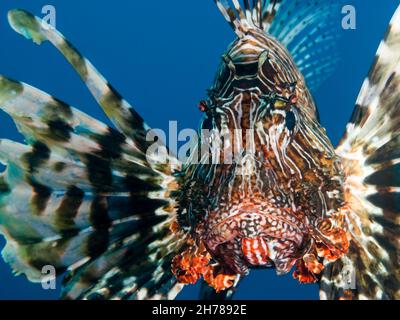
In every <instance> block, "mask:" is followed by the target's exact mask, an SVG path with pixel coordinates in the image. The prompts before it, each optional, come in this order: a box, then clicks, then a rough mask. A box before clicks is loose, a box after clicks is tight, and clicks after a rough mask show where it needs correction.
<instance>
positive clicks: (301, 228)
mask: <svg viewBox="0 0 400 320" xmlns="http://www.w3.org/2000/svg"><path fill="white" fill-rule="evenodd" d="M307 230H308V228H307V227H306V226H305V225H304V224H303V223H302V222H300V221H299V220H298V219H296V218H294V217H292V218H287V217H284V216H281V215H279V214H276V213H275V214H274V213H271V212H268V213H264V212H252V211H241V212H238V213H236V214H234V215H231V216H229V217H226V218H225V219H223V220H222V221H220V222H219V223H217V224H215V225H213V226H211V227H210V228H209V231H208V232H207V236H206V242H207V244H208V246H209V248H210V249H212V250H214V249H215V248H216V247H217V246H218V245H220V244H223V243H226V242H229V241H231V240H233V239H235V238H242V237H257V236H262V237H266V238H276V239H286V240H289V241H292V242H294V243H295V244H296V245H298V246H300V245H301V244H302V242H303V239H304V234H305V232H306V231H307Z"/></svg>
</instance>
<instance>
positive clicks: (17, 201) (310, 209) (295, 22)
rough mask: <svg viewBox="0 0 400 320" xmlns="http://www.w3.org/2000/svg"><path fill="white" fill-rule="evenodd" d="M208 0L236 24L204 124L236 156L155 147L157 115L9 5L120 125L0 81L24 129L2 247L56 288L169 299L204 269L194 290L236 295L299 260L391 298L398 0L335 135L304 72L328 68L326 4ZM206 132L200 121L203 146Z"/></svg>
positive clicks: (298, 270) (300, 272)
mask: <svg viewBox="0 0 400 320" xmlns="http://www.w3.org/2000/svg"><path fill="white" fill-rule="evenodd" d="M215 3H216V5H217V6H218V8H219V10H220V11H221V12H222V14H223V16H224V17H225V19H226V20H227V21H228V22H229V24H230V26H231V27H232V29H233V30H234V32H235V33H236V35H237V39H236V40H235V41H234V42H233V43H232V44H231V45H230V46H229V48H228V50H227V51H226V52H225V54H224V55H223V57H222V61H221V64H220V67H219V69H218V72H217V76H216V79H215V82H214V84H213V86H212V87H211V89H210V90H209V91H208V99H207V100H205V101H202V102H201V103H200V109H201V111H203V118H202V120H201V129H204V130H211V132H213V131H216V132H222V133H224V134H223V135H221V136H223V137H228V138H226V139H225V140H226V141H225V145H227V146H228V147H227V148H228V149H231V150H236V151H240V152H239V153H240V157H236V158H234V159H233V160H232V162H231V163H224V161H217V162H215V161H203V162H200V163H192V162H190V161H188V162H187V163H180V162H179V161H178V160H177V159H176V158H175V157H174V156H173V155H168V159H167V161H166V162H165V163H161V162H157V161H149V157H148V154H147V151H148V148H149V146H150V142H149V141H148V139H147V138H146V137H147V135H148V133H149V131H150V130H151V129H150V127H149V126H148V125H147V124H146V123H145V122H144V120H143V119H142V118H141V117H140V115H139V114H138V113H137V112H136V111H135V110H134V109H133V108H132V107H131V105H130V104H129V103H128V102H127V101H126V100H124V99H123V98H122V97H121V95H120V94H118V92H117V91H116V90H115V89H114V88H113V87H112V86H111V85H110V84H109V83H108V82H107V81H106V80H105V79H104V77H103V76H102V75H101V74H100V73H99V72H98V71H97V70H96V69H95V68H94V67H93V65H92V64H91V63H90V62H89V61H88V60H87V59H86V58H84V57H83V56H82V55H81V54H80V53H79V52H78V51H77V50H76V49H75V48H74V47H73V45H72V44H71V43H70V42H69V41H67V40H66V39H65V38H64V37H63V36H62V35H61V34H60V33H59V32H57V31H56V30H55V29H54V28H52V27H51V26H46V25H45V24H43V23H42V21H41V20H40V19H39V18H36V17H34V16H33V15H31V14H30V13H28V12H26V11H23V10H19V9H18V10H13V11H10V12H9V16H8V18H9V22H10V24H11V26H12V28H13V29H14V30H15V31H16V32H18V33H20V34H21V35H23V36H25V37H26V38H28V39H31V40H33V41H34V42H35V43H37V44H41V43H42V42H44V41H49V42H50V43H51V44H53V45H54V46H55V47H56V48H57V49H58V50H59V51H60V52H61V54H62V55H63V56H64V57H65V58H66V59H67V60H68V62H69V63H70V64H71V65H72V67H73V68H74V69H75V70H76V71H77V73H78V74H79V75H80V77H81V78H82V80H83V81H84V82H85V84H86V85H87V87H88V88H89V90H90V92H91V93H92V95H93V96H94V98H95V99H96V100H97V102H98V103H99V105H100V106H101V107H102V108H103V110H104V112H105V113H106V115H107V116H108V117H109V118H110V120H111V121H112V123H113V125H114V127H115V128H112V127H110V126H107V125H105V124H103V123H101V122H100V121H98V120H96V119H94V118H92V117H90V116H89V115H86V114H84V113H82V112H80V111H79V110H77V109H75V108H73V107H71V106H69V105H68V104H66V103H64V102H62V101H60V100H59V99H56V98H54V97H52V96H50V95H47V94H46V93H44V92H42V91H39V90H38V89H36V88H33V87H31V86H29V85H27V84H24V83H21V82H18V81H14V80H11V79H9V78H6V77H1V78H0V107H1V109H2V110H4V111H5V112H7V113H8V114H9V115H10V116H11V117H12V118H13V119H14V121H15V123H16V125H17V127H18V130H19V131H20V132H21V133H22V134H23V135H24V137H25V140H26V143H27V144H26V145H24V144H19V143H16V142H12V141H9V140H1V142H0V157H1V159H2V162H3V163H4V164H5V165H6V166H7V169H6V171H5V172H4V173H3V174H2V175H1V177H0V179H1V182H0V185H1V188H0V189H1V197H0V224H1V232H2V233H3V234H4V236H5V237H6V240H7V244H6V247H5V248H4V250H3V252H2V254H3V258H4V260H5V261H6V262H8V263H9V264H10V265H11V266H12V268H13V270H14V271H15V273H17V274H25V275H26V277H27V278H28V279H29V280H30V281H40V280H41V278H42V273H41V270H42V268H43V267H44V266H47V265H51V266H54V268H55V269H56V271H57V275H63V276H64V278H63V290H62V293H61V297H62V298H64V299H173V298H175V297H176V295H177V294H178V293H179V292H180V290H181V289H182V288H183V287H184V285H187V284H194V283H196V282H197V281H198V280H200V281H202V284H203V287H202V298H204V299H207V298H209V299H216V298H221V299H230V298H232V295H233V293H234V291H235V288H236V287H237V286H238V284H239V283H240V279H242V278H243V277H244V276H246V275H247V274H248V273H249V271H250V270H251V269H252V268H275V269H276V271H277V273H278V274H284V273H288V272H290V271H291V270H292V269H294V270H295V271H294V273H293V276H294V278H296V279H298V280H299V281H300V282H302V283H315V282H318V283H319V284H320V297H321V299H399V298H400V286H399V280H400V268H399V255H398V249H399V216H398V214H399V211H400V205H399V204H400V191H399V186H400V185H399V174H398V173H399V156H400V153H399V152H400V151H399V150H400V148H399V147H400V125H399V121H400V112H399V110H400V109H399V108H400V96H399V94H400V74H399V70H400V9H399V10H397V12H396V14H395V16H394V18H393V20H392V21H391V23H390V26H389V30H388V32H387V34H386V36H385V38H384V40H383V41H382V43H381V45H380V47H379V50H378V52H377V55H376V59H375V62H374V64H373V67H372V69H371V71H370V73H369V75H368V77H367V79H366V80H365V82H364V84H363V85H362V89H361V93H360V95H359V97H358V100H357V102H356V107H355V110H354V113H353V115H352V117H351V120H350V122H349V123H348V125H347V129H346V132H345V134H344V137H343V139H342V140H341V142H340V143H339V145H338V147H337V148H336V149H335V148H334V147H333V146H332V144H331V142H330V140H329V138H328V137H327V134H326V131H325V129H324V128H323V127H322V126H321V124H320V122H319V118H318V113H317V109H316V105H315V103H314V101H313V98H312V95H311V93H310V87H312V86H314V85H316V82H318V80H316V79H318V75H323V74H325V73H327V72H328V71H329V68H331V63H330V62H332V61H333V58H332V55H333V54H334V52H333V51H334V50H333V49H332V48H331V46H330V42H331V41H333V38H334V36H335V35H334V33H335V31H334V28H333V26H332V21H333V20H332V14H333V13H334V12H335V10H338V7H337V3H336V4H333V2H332V1H309V2H307V3H303V2H302V1H301V2H300V1H281V0H274V1H262V0H254V1H249V0H244V1H243V3H240V2H239V1H238V0H232V2H231V3H228V2H227V1H223V0H215ZM213 139H216V138H215V137H214V136H212V135H211V136H208V137H204V136H203V135H200V134H199V138H198V140H197V145H196V150H200V149H201V148H203V147H207V146H208V145H209V143H210V140H213ZM221 139H222V138H221ZM250 145H251V147H249V146H250ZM213 156H215V154H214V155H213ZM209 157H211V156H209ZM224 157H225V150H224V151H221V150H220V151H217V154H216V158H217V159H223V158H224ZM154 158H157V157H156V155H155V156H154ZM155 160H157V159H155ZM206 160H207V159H206ZM208 160H210V159H208ZM214 160H215V159H214ZM349 272H350V273H351V274H353V276H354V283H353V285H349V283H348V282H349V281H348V279H347V278H346V277H348V276H349Z"/></svg>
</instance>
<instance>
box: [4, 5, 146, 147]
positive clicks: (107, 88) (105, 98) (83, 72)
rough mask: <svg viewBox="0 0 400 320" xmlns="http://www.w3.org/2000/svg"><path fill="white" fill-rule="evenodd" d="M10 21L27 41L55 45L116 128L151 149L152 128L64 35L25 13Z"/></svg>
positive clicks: (12, 16) (15, 14)
mask: <svg viewBox="0 0 400 320" xmlns="http://www.w3.org/2000/svg"><path fill="white" fill-rule="evenodd" d="M8 20H9V23H10V25H11V26H12V28H13V29H14V30H15V31H16V32H18V33H19V34H21V35H23V36H24V37H26V38H27V39H32V40H33V41H34V42H35V43H37V44H41V43H42V42H44V41H49V42H51V43H52V44H53V45H54V46H55V47H56V48H57V49H58V50H59V51H60V52H61V54H62V55H63V56H64V57H65V58H66V59H67V60H68V62H69V63H70V64H71V65H72V66H73V68H74V69H75V70H76V72H77V73H78V74H79V76H80V77H81V78H82V80H83V81H84V82H85V83H86V85H87V87H88V88H89V90H90V92H91V93H92V95H93V96H94V98H95V99H96V101H97V102H98V103H99V104H100V106H101V107H102V108H103V110H104V112H105V113H106V114H107V116H108V117H109V118H110V120H111V121H112V123H113V124H114V125H115V126H116V128H117V129H118V130H119V131H120V132H121V133H123V134H124V135H125V136H126V137H128V138H130V139H132V141H133V143H134V145H135V147H136V148H137V149H138V150H139V151H141V152H144V153H145V152H146V149H147V146H148V145H147V142H146V133H147V131H148V130H149V129H150V128H149V126H148V125H147V124H146V123H145V122H144V120H143V119H142V118H141V116H140V115H139V114H138V113H137V112H136V111H135V110H134V109H133V108H132V106H131V105H130V104H129V103H128V102H127V101H126V100H124V99H123V98H122V97H121V95H120V94H119V93H118V92H117V91H116V90H115V89H114V88H113V87H112V86H111V85H110V84H109V83H108V82H107V80H106V79H105V78H104V77H103V76H102V75H101V74H100V73H99V72H98V71H97V70H96V68H95V67H94V66H93V65H92V64H91V63H90V61H88V60H87V59H86V58H85V57H83V56H82V55H81V54H80V53H79V52H78V51H77V50H76V49H75V47H74V46H73V45H72V44H71V43H70V42H69V41H68V40H67V39H65V38H64V36H63V35H62V34H60V33H59V32H58V31H57V30H55V29H54V28H52V27H51V26H48V27H47V28H44V27H43V24H42V21H41V20H40V19H39V18H37V17H34V16H33V15H32V14H30V13H29V12H26V11H24V10H20V9H17V10H12V11H10V12H9V14H8Z"/></svg>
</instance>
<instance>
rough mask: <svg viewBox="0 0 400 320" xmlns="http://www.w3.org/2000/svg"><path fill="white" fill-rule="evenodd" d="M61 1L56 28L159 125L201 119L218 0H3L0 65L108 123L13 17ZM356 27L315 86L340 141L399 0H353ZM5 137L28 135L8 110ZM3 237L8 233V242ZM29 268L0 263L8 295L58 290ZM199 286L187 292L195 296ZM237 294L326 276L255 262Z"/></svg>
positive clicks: (221, 31) (272, 291)
mask: <svg viewBox="0 0 400 320" xmlns="http://www.w3.org/2000/svg"><path fill="white" fill-rule="evenodd" d="M47 4H51V5H54V6H55V7H56V10H57V27H58V29H60V30H61V31H62V32H63V33H64V34H65V35H66V36H67V37H68V38H69V39H70V40H71V41H72V42H73V43H74V44H75V46H76V47H77V48H79V49H80V51H81V52H82V53H83V54H84V55H86V56H87V57H88V58H89V59H90V60H91V61H92V62H93V64H94V65H95V66H96V67H97V68H98V69H99V70H101V72H102V73H103V74H104V75H105V77H106V78H107V79H108V80H109V81H110V82H111V83H112V84H113V85H114V87H116V88H117V89H118V90H119V91H120V93H122V95H123V96H124V97H125V98H126V99H127V100H128V101H130V102H131V103H132V104H133V105H134V106H135V108H136V109H137V111H138V112H139V113H140V114H141V115H142V116H143V117H144V118H145V119H146V121H147V122H148V123H149V124H150V125H151V126H152V127H153V128H161V129H164V130H167V129H168V121H171V120H175V121H178V125H179V128H180V129H184V128H197V125H198V121H199V118H200V116H201V115H200V113H199V111H198V109H197V104H198V101H199V100H201V99H203V98H204V97H205V90H206V89H207V88H208V87H210V85H211V82H212V80H213V77H214V73H215V70H216V67H217V65H218V63H219V61H220V56H221V54H222V53H223V52H224V50H225V49H226V46H227V45H228V44H229V43H230V42H231V41H232V40H233V39H234V34H233V32H232V31H231V29H230V27H229V26H228V24H227V23H226V22H225V21H224V19H223V18H222V17H221V15H220V14H219V12H218V10H217V9H216V7H215V5H214V3H213V1H211V0H209V1H205V0H203V1H187V0H175V1H162V0H157V1H126V0H113V1H105V0H97V1H94V0H91V1H78V0H73V1H65V0H63V1H39V0H30V1H23V0H1V3H0V74H4V75H7V76H9V77H11V78H14V79H18V80H21V81H24V82H26V83H29V84H31V85H33V86H35V87H37V88H40V89H42V90H44V91H46V92H48V93H51V94H52V95H54V96H56V97H58V98H60V99H62V100H64V101H66V102H68V103H70V104H72V105H74V106H76V107H78V108H80V109H81V110H83V111H85V112H87V113H89V114H91V115H92V116H95V117H96V118H98V119H100V120H102V121H105V122H106V123H108V120H107V119H106V117H105V116H104V114H103V113H102V111H101V109H100V108H99V107H98V105H97V104H96V103H95V101H94V100H93V98H92V97H91V95H90V94H89V93H88V91H87V89H86V88H85V86H84V85H83V84H82V82H81V81H80V79H79V77H78V76H77V75H76V73H75V72H74V71H73V70H72V68H71V67H70V66H69V65H68V64H67V62H66V61H65V60H64V58H63V57H62V56H61V55H60V54H59V53H58V52H57V51H56V50H55V49H54V48H53V47H52V46H51V45H49V44H44V45H42V46H41V47H38V46H36V45H34V44H33V43H31V42H29V41H26V40H25V39H23V38H22V37H20V36H19V35H17V34H16V33H14V32H13V31H12V30H11V29H10V27H9V26H8V23H7V19H6V15H7V11H8V10H9V9H12V8H17V7H20V8H24V9H27V10H29V11H31V12H33V13H34V14H36V15H41V9H42V7H43V6H44V5H47ZM347 4H351V5H354V6H355V8H356V9H357V29H356V30H347V31H344V30H340V31H339V32H342V33H343V34H342V40H341V42H340V44H339V50H340V51H341V57H342V60H341V62H340V63H339V65H338V67H337V69H336V71H335V73H334V74H333V76H332V77H331V78H330V79H328V80H327V81H326V82H325V83H324V85H323V86H322V87H320V89H319V90H317V91H316V92H315V95H314V97H315V100H316V102H317V104H318V107H319V111H320V115H321V121H322V123H323V125H324V126H325V127H326V129H327V132H328V134H329V136H330V138H331V140H332V142H333V143H334V144H336V143H337V142H338V141H339V139H340V137H341V136H342V134H343V131H344V128H345V125H346V123H347V121H348V119H349V117H350V114H351V112H352V109H353V106H354V103H355V100H356V98H357V95H358V92H359V89H360V86H361V84H362V81H363V79H364V77H365V75H366V74H367V72H368V70H369V68H370V66H371V63H372V61H373V58H374V55H375V52H376V49H377V47H378V45H379V42H380V40H381V38H382V36H383V35H384V33H385V30H386V28H387V25H388V22H389V20H390V18H391V16H392V14H393V13H394V11H395V9H396V7H397V5H398V4H399V1H395V0H380V1H373V0H352V1H347ZM0 137H5V138H8V139H14V140H17V141H22V139H21V136H20V135H19V134H18V133H17V131H16V129H15V126H14V124H13V123H12V121H11V120H10V118H9V117H8V116H7V115H5V114H4V113H2V112H1V113H0ZM3 245H4V241H3V239H0V247H3ZM59 288H60V284H59V283H58V289H57V290H50V291H48V290H43V289H42V287H41V285H39V284H31V283H29V282H27V281H26V279H25V278H24V277H23V276H19V277H14V276H13V275H12V274H11V270H10V268H9V267H8V266H7V265H5V264H4V263H3V262H0V299H56V298H57V297H58V294H59V291H60V290H59ZM197 291H198V287H197V286H192V287H188V288H186V289H185V290H184V291H183V292H182V293H181V294H180V296H179V298H181V299H191V298H196V296H197ZM236 298H237V299H317V298H318V287H317V285H299V284H298V283H297V282H296V281H294V280H293V279H292V276H291V275H287V276H281V277H278V276H276V274H275V272H274V271H273V270H270V271H253V272H252V273H251V275H250V276H249V277H247V278H246V279H245V280H244V281H243V283H242V285H241V287H240V290H239V292H238V293H237V295H236Z"/></svg>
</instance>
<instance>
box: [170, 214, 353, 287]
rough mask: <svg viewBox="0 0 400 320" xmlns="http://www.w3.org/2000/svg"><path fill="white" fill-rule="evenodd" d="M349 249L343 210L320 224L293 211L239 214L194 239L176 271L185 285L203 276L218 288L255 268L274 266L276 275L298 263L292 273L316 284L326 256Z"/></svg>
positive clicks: (339, 254) (174, 267) (175, 265)
mask: <svg viewBox="0 0 400 320" xmlns="http://www.w3.org/2000/svg"><path fill="white" fill-rule="evenodd" d="M348 248H349V241H348V238H347V234H346V232H345V228H344V225H343V214H342V213H340V212H339V213H338V214H335V215H333V216H332V217H330V218H326V219H321V220H320V221H319V222H318V224H317V225H316V226H311V225H310V224H309V223H308V222H307V221H306V220H305V219H304V217H301V215H300V214H299V217H297V216H295V215H291V214H290V212H289V211H287V212H285V214H280V215H278V214H276V213H275V214H273V213H272V212H269V213H262V214H261V213H260V212H257V213H254V212H239V213H237V214H235V215H232V216H229V217H227V218H225V219H223V220H222V221H220V222H219V223H217V224H215V225H213V226H212V227H211V228H210V230H209V231H208V232H207V233H206V236H205V237H204V238H203V239H192V242H191V243H190V244H188V247H187V249H186V250H184V251H183V252H182V253H180V254H178V255H177V256H176V257H175V258H174V260H173V263H172V272H173V274H175V276H176V277H177V279H178V281H179V282H181V283H185V284H187V283H191V284H193V283H195V282H196V281H197V280H198V279H200V278H201V277H203V278H204V280H205V281H206V282H207V283H208V284H209V285H210V286H211V287H213V288H214V289H215V290H216V291H217V292H219V291H222V290H226V289H228V288H230V287H231V286H233V285H234V283H235V281H236V280H237V279H238V277H237V275H238V274H240V275H245V274H247V273H248V272H249V268H251V267H257V266H258V267H260V266H261V267H262V266H264V267H275V268H276V270H277V273H278V274H284V273H288V272H290V271H291V269H292V268H293V267H294V266H296V269H295V271H294V273H293V277H294V278H296V279H298V280H299V281H300V282H302V283H312V282H316V281H318V275H319V274H320V273H321V272H322V270H323V268H324V266H323V260H324V259H327V260H328V261H335V260H337V259H338V258H340V257H342V256H343V255H344V254H345V253H346V252H347V251H348Z"/></svg>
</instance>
